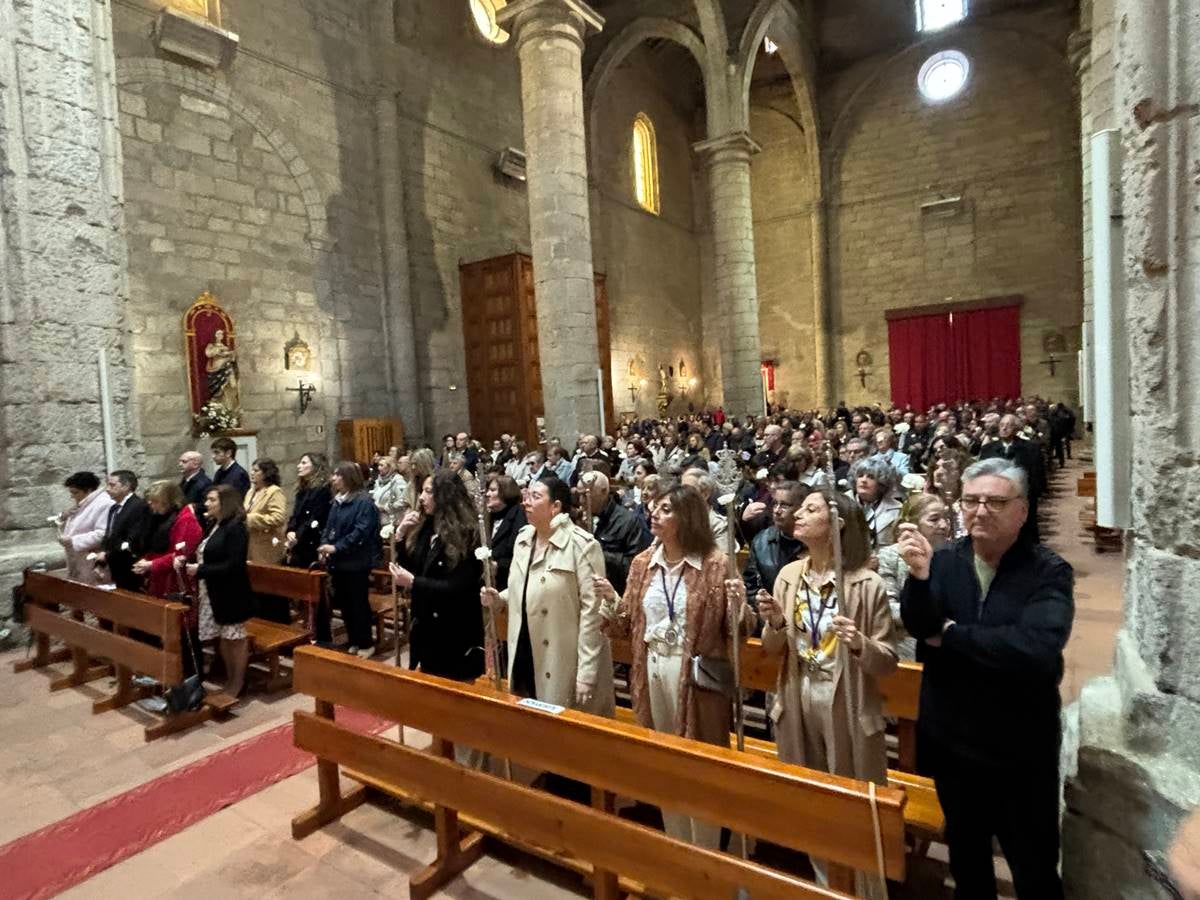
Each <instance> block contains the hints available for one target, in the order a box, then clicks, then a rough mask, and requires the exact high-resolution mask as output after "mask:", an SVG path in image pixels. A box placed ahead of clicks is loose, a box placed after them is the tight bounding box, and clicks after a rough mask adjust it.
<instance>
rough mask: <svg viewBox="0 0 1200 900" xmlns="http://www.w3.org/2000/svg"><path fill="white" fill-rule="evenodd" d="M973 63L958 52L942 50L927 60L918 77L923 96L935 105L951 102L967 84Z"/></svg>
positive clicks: (918, 84) (918, 85)
mask: <svg viewBox="0 0 1200 900" xmlns="http://www.w3.org/2000/svg"><path fill="white" fill-rule="evenodd" d="M970 71H971V63H970V62H969V61H968V60H967V58H966V56H964V55H963V54H962V53H959V52H958V51H957V50H942V51H941V52H940V53H935V54H933V56H931V57H929V59H927V60H925V65H923V66H921V71H920V72H919V73H918V75H917V87H918V88H919V89H920V91H921V96H923V97H924V98H925V99H926V100H929V101H932V102H934V103H940V102H942V101H943V100H949V99H950V98H951V97H953V96H955V95H956V94H957V93H958V92H959V91H961V90H962V89H963V87H964V86H965V85H966V83H967V75H968V74H970Z"/></svg>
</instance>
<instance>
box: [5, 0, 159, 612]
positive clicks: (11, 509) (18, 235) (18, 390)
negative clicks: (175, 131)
mask: <svg viewBox="0 0 1200 900" xmlns="http://www.w3.org/2000/svg"><path fill="white" fill-rule="evenodd" d="M18 72H19V73H20V79H18V77H17V76H18ZM114 73H115V65H114V60H113V48H112V21H111V18H110V11H109V4H107V3H103V2H96V0H60V2H55V3H32V4H31V3H28V2H21V0H0V260H2V261H3V262H2V263H0V615H3V614H7V612H8V611H9V597H10V592H9V588H10V587H11V586H12V584H13V583H14V582H15V581H17V580H18V579H19V578H20V570H21V568H22V567H24V566H26V565H29V564H31V563H33V562H35V561H37V560H39V559H41V560H46V561H48V562H52V563H53V562H55V561H57V560H61V547H59V546H58V544H57V542H56V541H55V539H54V537H55V534H54V530H53V528H51V527H50V526H48V525H47V523H46V517H47V516H48V515H50V514H52V513H56V512H59V511H61V510H62V509H64V508H65V507H66V506H67V504H68V500H69V498H68V496H67V493H66V491H65V490H64V489H63V488H62V487H61V483H62V480H63V478H64V477H65V476H66V475H68V474H70V473H71V472H73V471H76V470H80V469H88V470H90V471H93V472H97V473H100V474H102V473H103V471H104V466H105V460H104V445H103V435H102V428H101V417H100V388H99V375H98V369H97V359H98V356H99V351H100V349H101V348H104V349H106V350H107V351H108V359H109V374H110V381H111V394H112V411H113V415H114V419H113V432H114V438H115V447H114V448H113V449H114V456H115V459H116V461H117V465H118V466H131V467H135V468H136V467H137V466H138V465H139V462H140V447H139V445H138V439H137V420H136V416H135V412H134V409H133V394H132V390H131V380H132V379H131V368H130V362H129V360H130V357H129V355H128V350H127V347H126V345H125V334H126V332H127V329H126V327H125V322H124V315H125V303H126V300H127V297H128V288H127V282H126V258H127V249H126V245H125V237H124V233H123V230H122V221H121V218H122V204H123V193H122V176H121V140H120V133H119V132H118V130H117V104H116V81H115V74H114Z"/></svg>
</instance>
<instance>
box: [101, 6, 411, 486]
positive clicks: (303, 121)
mask: <svg viewBox="0 0 1200 900" xmlns="http://www.w3.org/2000/svg"><path fill="white" fill-rule="evenodd" d="M157 5H158V4H149V3H139V2H129V0H127V2H122V3H119V4H117V5H116V6H115V13H116V25H115V28H116V33H117V34H116V44H117V55H118V80H119V82H120V109H121V119H120V122H121V134H122V138H123V144H124V154H125V186H126V196H127V210H126V213H127V221H128V232H129V277H130V302H129V308H130V319H131V324H132V328H133V342H134V349H135V351H136V354H137V378H136V386H137V392H138V395H139V398H140V400H141V402H142V405H143V408H144V409H145V410H146V416H145V429H144V438H145V442H146V450H147V472H146V474H151V473H155V472H159V473H162V472H170V471H172V470H173V468H174V465H173V464H174V460H175V457H176V455H177V454H178V453H179V451H180V450H182V449H184V448H186V447H190V446H193V445H194V444H195V443H196V442H195V441H194V440H193V438H192V437H191V434H190V412H189V404H188V399H187V397H188V389H187V380H186V368H185V363H184V357H183V338H182V333H181V331H182V329H181V319H182V316H183V313H184V311H185V310H186V309H187V307H188V306H189V305H190V304H191V303H192V301H193V300H194V299H195V297H196V296H197V295H198V294H200V293H201V292H202V291H204V290H209V291H211V292H212V293H213V294H214V295H215V296H216V298H217V300H218V302H220V303H221V304H222V305H223V306H224V307H225V308H226V310H227V311H228V312H229V313H230V315H231V316H232V317H233V320H234V325H235V330H236V335H237V349H238V354H239V368H240V376H241V395H242V404H243V408H244V411H245V416H244V420H243V426H244V427H246V428H251V429H256V430H257V431H258V432H259V443H258V448H259V452H260V454H262V455H264V456H270V457H273V458H275V459H276V460H278V461H279V462H280V463H281V464H286V463H290V462H292V461H294V460H295V459H297V458H298V457H299V456H300V455H301V454H302V453H304V452H305V451H306V450H314V449H316V450H326V449H329V450H331V451H332V450H334V449H335V446H334V438H335V435H336V428H335V425H336V422H337V420H338V419H339V418H343V417H349V416H355V415H383V414H388V413H391V412H392V411H393V409H394V407H393V404H392V400H391V398H390V396H389V386H388V383H387V377H386V367H384V366H381V365H379V364H378V362H377V361H378V360H379V359H381V358H383V357H384V356H385V354H386V348H385V346H384V342H383V339H382V336H381V335H382V333H383V332H382V329H381V327H380V325H381V322H380V293H381V289H382V288H381V274H380V252H379V238H378V233H377V232H378V224H379V212H378V206H377V192H376V188H375V186H376V184H377V182H378V178H377V170H376V166H375V144H374V132H373V128H374V121H373V109H374V107H373V103H372V96H371V90H372V86H371V78H372V75H373V66H372V56H371V53H370V47H371V44H370V31H369V29H368V24H369V20H368V19H367V18H366V17H365V16H364V15H363V13H362V12H361V11H360V10H359V9H358V7H359V4H354V3H350V2H345V3H341V4H338V3H322V4H300V5H299V6H298V5H297V4H295V3H291V2H286V0H266V2H255V3H253V4H251V3H248V2H236V0H232V2H227V3H224V4H223V5H222V7H223V15H224V24H225V26H226V27H227V28H228V29H229V30H231V31H234V32H237V33H238V34H239V35H240V37H241V42H242V45H241V51H240V53H239V55H238V57H237V59H236V60H235V62H234V63H233V65H232V67H231V68H230V70H229V71H228V72H227V73H217V74H208V73H205V72H201V71H198V70H195V69H193V68H191V67H189V66H187V65H186V64H185V63H184V62H182V61H180V60H173V59H167V58H156V57H155V52H154V49H153V47H152V46H151V45H150V42H149V38H148V28H149V24H150V21H151V16H152V15H153V13H154V7H156V6H157ZM293 335H299V336H300V337H301V338H302V339H304V340H305V341H307V342H308V343H309V345H310V346H311V347H312V349H313V351H314V359H313V366H312V371H311V372H310V373H306V374H305V379H306V380H309V381H315V383H316V385H317V392H316V396H315V398H314V402H313V405H312V407H311V408H310V409H309V411H308V412H307V413H306V414H305V415H303V416H301V415H300V414H299V409H298V402H297V396H296V394H295V393H288V392H287V390H286V389H287V388H288V387H295V386H296V384H297V382H298V379H299V375H298V373H296V372H294V371H293V372H288V371H285V369H284V353H283V347H284V344H285V343H286V342H287V341H288V339H289V338H291V337H292V336H293ZM395 411H396V412H399V413H400V414H401V415H405V416H406V417H407V416H410V415H411V411H401V410H395ZM283 468H284V471H285V473H286V474H289V475H290V469H291V466H290V465H283Z"/></svg>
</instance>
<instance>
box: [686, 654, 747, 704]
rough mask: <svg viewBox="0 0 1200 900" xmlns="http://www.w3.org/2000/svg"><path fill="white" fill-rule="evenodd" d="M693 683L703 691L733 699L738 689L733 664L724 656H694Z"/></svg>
mask: <svg viewBox="0 0 1200 900" xmlns="http://www.w3.org/2000/svg"><path fill="white" fill-rule="evenodd" d="M692 684H693V685H695V686H696V687H698V688H699V689H700V690H702V691H711V692H712V693H714V694H724V695H725V696H726V697H729V698H730V699H731V700H732V699H733V697H734V692H735V690H736V687H735V684H734V678H733V665H732V664H731V663H730V662H729V660H727V659H725V657H723V656H701V655H700V654H697V655H695V656H693V657H692Z"/></svg>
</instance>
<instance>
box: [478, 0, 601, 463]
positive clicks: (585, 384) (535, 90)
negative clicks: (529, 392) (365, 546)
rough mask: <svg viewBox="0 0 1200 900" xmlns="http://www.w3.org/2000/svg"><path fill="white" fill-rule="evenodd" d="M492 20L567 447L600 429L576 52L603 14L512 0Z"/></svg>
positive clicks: (554, 406) (560, 3)
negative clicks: (513, 97) (514, 67)
mask: <svg viewBox="0 0 1200 900" xmlns="http://www.w3.org/2000/svg"><path fill="white" fill-rule="evenodd" d="M498 21H499V23H500V24H501V25H502V26H503V27H504V28H506V29H508V30H509V31H510V32H512V34H513V36H514V38H515V40H516V46H517V54H518V56H519V57H520V61H521V99H522V101H523V104H524V115H525V155H526V158H527V170H526V171H527V178H528V180H527V187H528V191H529V236H530V240H531V243H532V245H533V277H534V285H535V290H536V292H537V310H538V348H539V353H540V357H541V374H542V395H543V397H544V399H545V416H546V433H547V434H549V435H557V436H559V437H560V438H562V440H563V443H564V444H566V445H567V446H571V444H572V443H573V442H574V440H575V438H576V437H577V436H578V435H579V434H580V433H582V432H593V431H595V430H596V429H598V428H599V427H600V402H599V397H598V394H597V389H596V369H597V368H598V366H599V360H600V357H599V353H598V351H597V347H596V294H595V285H594V281H593V268H592V231H591V217H590V210H589V207H588V179H587V146H586V144H585V139H584V116H583V74H582V57H583V39H584V37H585V35H586V34H587V33H588V32H589V30H594V31H599V30H600V28H601V27H603V25H604V20H603V19H602V18H601V17H600V16H599V15H598V14H597V13H596V12H595V11H593V10H592V9H591V7H589V6H588V5H587V4H586V3H582V2H578V0H517V2H515V3H509V4H508V5H507V6H506V7H504V8H503V9H502V10H501V11H500V15H499V16H498Z"/></svg>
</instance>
